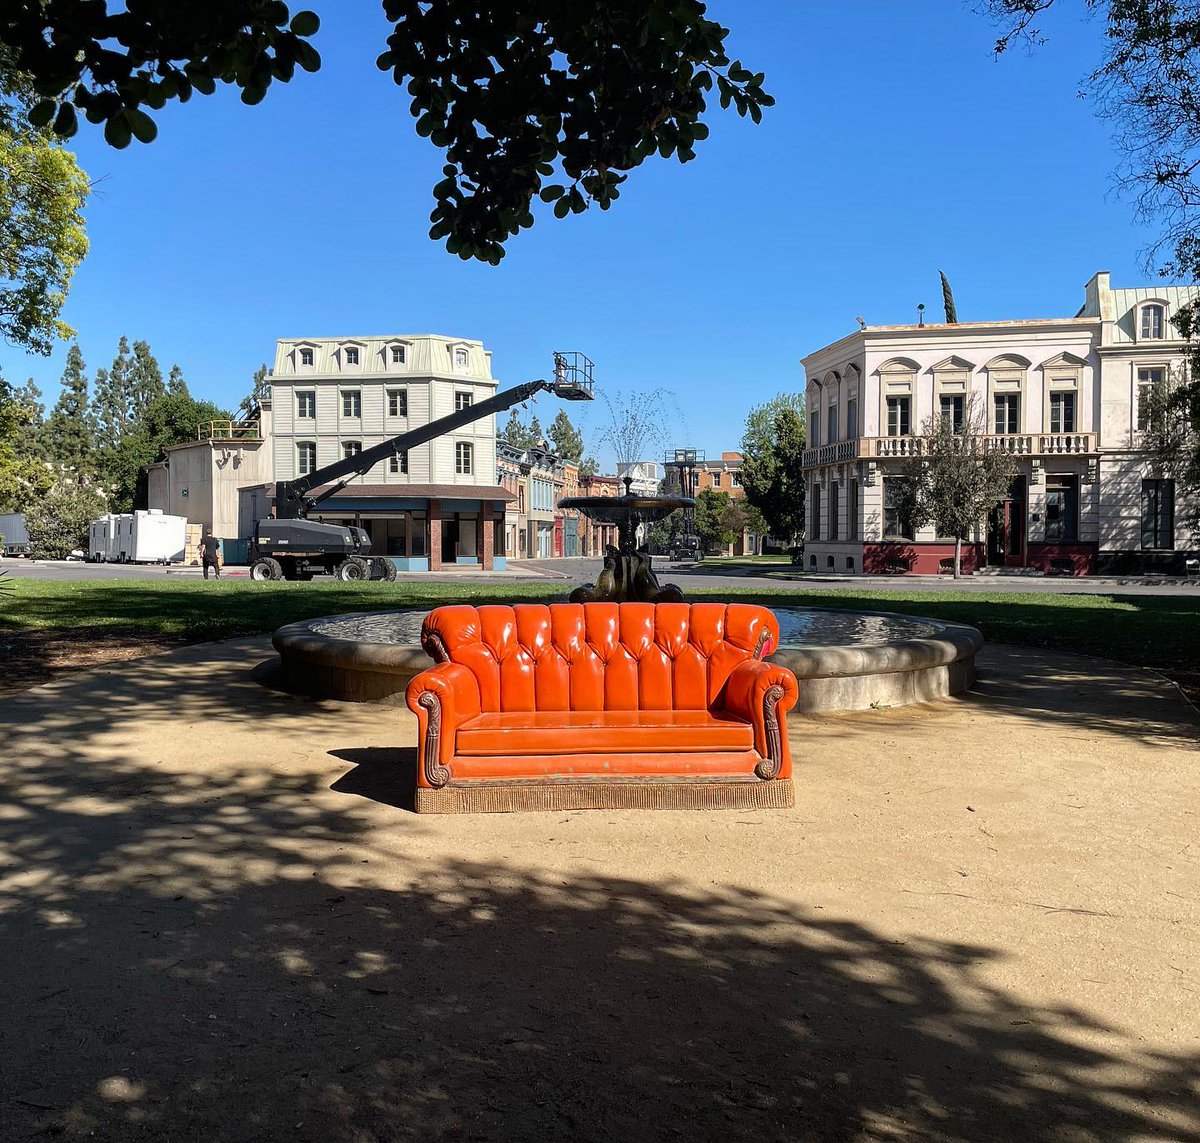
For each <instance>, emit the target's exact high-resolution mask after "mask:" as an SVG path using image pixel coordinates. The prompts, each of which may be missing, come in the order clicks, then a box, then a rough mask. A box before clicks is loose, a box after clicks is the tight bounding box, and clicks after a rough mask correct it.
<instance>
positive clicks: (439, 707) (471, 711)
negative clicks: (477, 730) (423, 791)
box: [404, 663, 480, 786]
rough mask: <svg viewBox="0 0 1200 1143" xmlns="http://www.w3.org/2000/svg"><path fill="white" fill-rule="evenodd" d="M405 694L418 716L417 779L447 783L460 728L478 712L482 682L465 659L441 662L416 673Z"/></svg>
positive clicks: (441, 784)
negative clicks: (456, 737) (462, 660)
mask: <svg viewBox="0 0 1200 1143" xmlns="http://www.w3.org/2000/svg"><path fill="white" fill-rule="evenodd" d="M404 697H405V698H406V699H407V701H408V707H409V710H411V711H412V712H413V713H414V714H415V715H416V716H417V726H418V735H417V751H418V757H419V763H420V764H419V765H418V767H417V783H418V784H419V785H422V786H444V785H445V784H446V783H447V782H449V781H450V778H451V774H450V766H449V762H450V759H451V758H452V757H453V756H454V740H455V736H456V735H457V733H458V728H459V727H460V726H461V725H462V724H463V723H464V722H466V721H467V719H469V718H474V717H475V716H476V715H477V714H479V710H480V699H479V683H478V681H477V680H476V678H475V676H474V674H472V672H471V670H470V668H468V667H464V666H463V665H462V663H438V665H437V666H436V667H430V668H429V669H428V670H425V671H422V672H421V673H420V674H419V675H415V676H414V677H413V680H412V682H410V683H409V684H408V690H407V691H406V692H405V696H404Z"/></svg>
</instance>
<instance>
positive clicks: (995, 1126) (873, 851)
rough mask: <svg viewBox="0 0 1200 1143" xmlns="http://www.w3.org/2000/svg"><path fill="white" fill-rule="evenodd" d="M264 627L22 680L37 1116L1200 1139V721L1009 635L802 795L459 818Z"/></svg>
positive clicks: (21, 927) (3, 902)
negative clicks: (709, 806)
mask: <svg viewBox="0 0 1200 1143" xmlns="http://www.w3.org/2000/svg"><path fill="white" fill-rule="evenodd" d="M270 659H271V653H270V648H269V643H268V641H267V640H265V639H249V640H238V641H232V642H228V643H221V644H210V645H206V646H198V647H189V648H185V649H182V650H179V651H176V652H172V653H170V654H167V655H164V656H160V657H158V658H154V659H147V660H141V661H140V662H137V663H125V664H120V665H119V666H114V667H112V668H108V669H98V670H94V671H89V672H86V673H81V674H79V675H77V676H76V677H74V678H73V679H72V680H70V681H62V682H57V683H53V684H49V685H47V686H44V687H41V688H38V689H35V690H32V691H27V692H23V693H20V694H17V695H12V696H9V697H8V698H6V699H5V700H4V701H3V702H0V743H3V751H4V758H5V765H4V767H3V768H0V785H2V786H3V795H4V796H3V798H2V799H0V804H3V806H4V807H5V809H4V812H3V814H2V815H0V841H2V843H3V844H2V856H3V866H2V867H0V909H3V915H4V923H3V926H0V955H2V956H4V957H5V963H8V964H9V965H13V966H20V967H19V971H13V972H10V973H9V974H8V978H7V986H8V987H7V994H6V1006H7V1013H6V1020H5V1031H6V1034H5V1035H4V1036H3V1037H0V1075H3V1076H4V1077H5V1078H4V1084H3V1088H4V1092H3V1095H4V1098H3V1100H0V1135H2V1137H4V1138H18V1137H25V1136H26V1135H29V1134H35V1133H41V1132H44V1133H47V1134H63V1135H65V1136H66V1137H71V1138H73V1137H74V1136H75V1135H78V1134H84V1135H86V1134H89V1133H94V1135H95V1136H96V1137H99V1138H104V1139H106V1140H117V1141H123V1140H133V1139H144V1138H154V1139H191V1138H211V1139H220V1140H222V1141H228V1140H247V1141H248V1140H282V1139H287V1140H314V1141H315V1140H326V1139H362V1140H376V1139H391V1138H400V1137H404V1138H423V1139H436V1138H455V1139H459V1138H481V1139H488V1140H518V1139H522V1140H523V1139H529V1138H536V1137H542V1138H568V1137H569V1138H574V1139H579V1140H600V1139H619V1138H625V1139H658V1138H670V1137H674V1136H678V1137H680V1138H688V1139H723V1140H747V1141H749V1140H752V1139H753V1140H762V1139H785V1138H786V1139H812V1140H844V1141H850V1140H866V1139H883V1138H887V1139H921V1140H946V1141H950V1140H953V1141H956V1143H960V1141H963V1140H979V1141H981V1143H982V1141H984V1140H987V1141H992V1140H1001V1139H1021V1140H1033V1141H1039V1143H1040V1141H1044V1143H1050V1141H1051V1140H1063V1139H1068V1138H1069V1139H1073V1140H1110V1139H1111V1140H1115V1139H1132V1138H1138V1139H1147V1140H1150V1139H1164V1140H1165V1139H1172V1140H1197V1139H1200V1105H1198V1104H1197V1101H1196V1095H1195V1092H1196V1086H1195V1085H1196V1084H1197V1082H1200V1014H1198V1009H1197V1004H1196V991H1195V989H1196V983H1195V982H1196V980H1197V979H1198V978H1200V902H1198V897H1200V894H1198V892H1197V884H1198V879H1200V842H1198V841H1197V837H1198V836H1200V831H1198V828H1197V827H1198V825H1200V810H1198V809H1197V807H1198V806H1200V765H1198V764H1197V759H1198V757H1200V755H1198V752H1197V745H1198V742H1197V735H1198V733H1200V720H1198V719H1197V716H1196V714H1195V712H1194V711H1192V710H1191V709H1190V708H1189V707H1188V706H1187V705H1186V704H1185V703H1184V702H1183V701H1182V700H1181V698H1180V697H1179V695H1178V692H1177V691H1176V690H1175V689H1174V688H1173V687H1172V686H1170V685H1169V684H1167V683H1165V682H1164V681H1163V680H1161V679H1159V678H1158V677H1157V676H1155V675H1153V674H1151V673H1148V672H1141V671H1136V670H1127V669H1124V668H1121V667H1117V666H1115V665H1112V664H1107V663H1103V662H1100V661H1096V660H1084V659H1076V658H1071V657H1066V656H1058V655H1052V654H1046V653H1035V652H1031V651H1024V650H1016V649H1011V648H1003V647H993V648H989V649H987V650H986V651H985V652H984V653H983V655H982V656H981V659H980V665H981V668H982V670H983V678H982V681H981V683H980V684H979V685H978V687H977V688H976V690H975V692H974V693H972V694H971V695H970V696H968V697H966V698H964V699H962V700H955V701H949V702H945V703H941V704H937V705H930V706H924V707H910V708H902V709H897V710H885V711H878V712H876V711H872V712H866V713H863V714H858V715H844V716H839V717H832V718H830V717H825V718H821V719H792V720H790V722H789V732H790V735H791V742H792V749H793V753H794V756H795V758H796V762H797V793H798V799H797V800H798V806H797V808H796V809H795V810H792V811H776V812H758V813H738V812H713V813H705V812H679V813H672V812H665V813H664V812H659V813H653V812H626V813H619V812H593V813H585V812H574V813H559V814H541V815H533V814H530V815H494V816H476V817H471V816H463V817H446V818H437V817H418V816H416V815H414V814H412V813H410V812H408V811H407V810H406V809H404V808H403V807H404V805H405V804H406V803H407V801H408V798H409V796H410V794H409V789H408V788H409V786H410V785H411V781H412V768H413V766H414V764H415V749H414V747H415V735H416V722H415V719H414V718H413V717H412V715H411V714H410V713H409V712H407V711H406V710H397V709H395V708H381V707H372V706H356V705H351V704H339V703H333V702H306V701H301V700H298V699H295V698H292V697H291V696H287V695H283V694H280V693H277V692H276V691H274V690H271V689H269V688H268V687H265V686H263V685H261V682H260V680H262V679H264V678H267V677H268V672H267V671H266V670H265V669H264V667H263V666H262V664H264V663H266V662H269V661H270Z"/></svg>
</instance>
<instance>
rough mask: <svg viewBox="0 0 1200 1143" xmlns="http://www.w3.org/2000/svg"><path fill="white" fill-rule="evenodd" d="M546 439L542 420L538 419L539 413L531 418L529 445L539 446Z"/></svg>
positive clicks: (531, 446)
mask: <svg viewBox="0 0 1200 1143" xmlns="http://www.w3.org/2000/svg"><path fill="white" fill-rule="evenodd" d="M545 439H546V434H545V433H544V432H542V422H541V421H539V420H538V415H537V413H534V414H533V416H531V417H530V418H529V446H530V448H534V447H537V446H539V445H540V444H541V443H542V441H544V440H545Z"/></svg>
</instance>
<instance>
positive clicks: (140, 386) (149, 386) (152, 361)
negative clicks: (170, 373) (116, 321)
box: [129, 341, 167, 421]
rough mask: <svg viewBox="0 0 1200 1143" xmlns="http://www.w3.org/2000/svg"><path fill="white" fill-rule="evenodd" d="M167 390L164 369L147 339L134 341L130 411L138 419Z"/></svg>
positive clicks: (130, 382)
mask: <svg viewBox="0 0 1200 1143" xmlns="http://www.w3.org/2000/svg"><path fill="white" fill-rule="evenodd" d="M166 391H167V387H166V385H165V384H164V383H163V375H162V369H160V368H159V365H158V359H157V358H156V357H155V356H154V354H153V353H152V352H151V350H150V343H149V342H147V341H135V342H134V343H133V360H132V361H131V362H130V363H129V412H130V416H131V418H132V419H133V420H135V421H136V420H137V419H138V418H139V417H140V416H141V415H142V413H144V412H145V411H146V409H147V408H148V407H149V405H150V403H151V402H152V401H156V400H158V398H159V397H161V396H163V395H164V394H165V393H166Z"/></svg>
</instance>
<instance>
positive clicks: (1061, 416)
mask: <svg viewBox="0 0 1200 1143" xmlns="http://www.w3.org/2000/svg"><path fill="white" fill-rule="evenodd" d="M1050 431H1051V432H1052V433H1073V432H1074V431H1075V394H1074V393H1051V394H1050Z"/></svg>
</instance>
